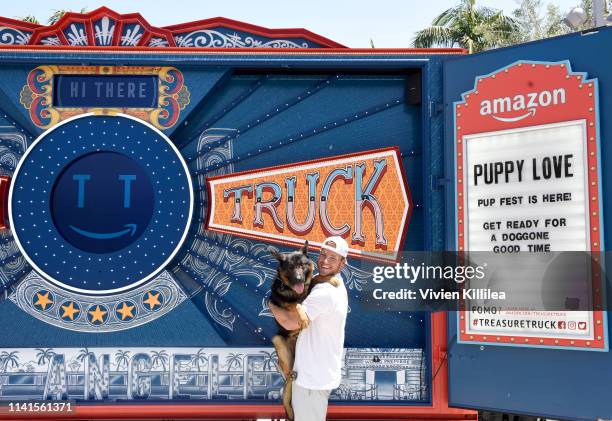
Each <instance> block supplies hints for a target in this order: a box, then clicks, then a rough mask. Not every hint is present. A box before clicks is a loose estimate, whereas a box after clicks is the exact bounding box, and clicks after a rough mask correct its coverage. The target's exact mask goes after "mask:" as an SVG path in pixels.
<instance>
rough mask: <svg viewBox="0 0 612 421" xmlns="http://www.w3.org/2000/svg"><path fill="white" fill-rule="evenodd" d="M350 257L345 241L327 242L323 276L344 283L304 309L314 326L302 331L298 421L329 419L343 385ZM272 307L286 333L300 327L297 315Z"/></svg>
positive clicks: (317, 291) (313, 297) (314, 296)
mask: <svg viewBox="0 0 612 421" xmlns="http://www.w3.org/2000/svg"><path fill="white" fill-rule="evenodd" d="M347 254H348V244H347V243H346V241H345V240H344V239H343V238H341V237H329V238H327V239H326V240H325V241H324V242H323V246H322V248H321V253H320V254H319V258H318V260H317V265H318V267H319V276H332V275H333V276H334V277H335V278H337V279H339V280H340V282H339V286H337V287H334V286H333V285H332V284H330V283H329V282H323V283H319V284H317V285H315V286H314V287H313V288H312V291H311V292H310V294H309V295H308V297H306V299H305V300H304V301H303V302H302V304H301V306H302V309H303V310H304V312H305V313H306V315H307V316H308V319H309V325H308V327H307V328H306V329H304V330H302V331H301V332H300V334H299V336H298V339H297V343H296V346H295V362H294V364H293V371H294V372H296V373H297V376H296V378H295V380H294V382H293V389H292V395H291V401H292V406H293V411H294V413H295V421H310V420H312V421H315V420H316V421H320V420H325V416H326V414H327V401H328V399H329V394H330V392H331V391H332V389H335V388H336V387H338V386H339V385H340V380H341V377H342V375H341V369H342V352H343V349H344V327H345V324H346V313H347V311H348V296H347V293H346V288H345V286H344V282H342V278H341V277H340V275H339V273H340V270H341V269H342V267H343V266H344V265H345V263H346V256H347ZM269 306H270V310H271V311H272V314H274V317H275V318H276V320H277V321H278V323H279V324H280V325H281V326H283V327H284V328H285V329H287V330H294V329H298V328H299V317H298V314H297V311H294V310H285V309H282V308H280V307H277V306H275V305H274V304H272V303H270V304H269Z"/></svg>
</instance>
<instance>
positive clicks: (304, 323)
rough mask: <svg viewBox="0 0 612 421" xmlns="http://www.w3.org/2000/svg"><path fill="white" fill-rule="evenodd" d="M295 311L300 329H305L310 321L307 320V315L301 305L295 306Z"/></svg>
mask: <svg viewBox="0 0 612 421" xmlns="http://www.w3.org/2000/svg"><path fill="white" fill-rule="evenodd" d="M295 310H296V311H297V314H298V318H299V320H298V324H299V325H300V329H306V328H307V327H308V325H309V324H310V319H309V318H308V315H307V314H306V312H305V311H304V308H303V307H302V306H301V305H299V304H296V305H295Z"/></svg>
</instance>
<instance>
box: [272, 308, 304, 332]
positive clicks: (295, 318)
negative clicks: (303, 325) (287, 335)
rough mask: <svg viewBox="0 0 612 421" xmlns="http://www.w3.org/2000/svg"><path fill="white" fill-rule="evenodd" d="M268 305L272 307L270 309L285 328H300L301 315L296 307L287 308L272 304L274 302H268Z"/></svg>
mask: <svg viewBox="0 0 612 421" xmlns="http://www.w3.org/2000/svg"><path fill="white" fill-rule="evenodd" d="M268 307H269V308H270V311H271V312H272V315H273V316H274V318H275V319H276V321H277V322H278V324H280V325H281V326H282V327H284V328H285V329H287V330H296V329H299V328H300V317H299V315H298V312H297V310H296V309H295V307H292V308H291V309H290V310H286V309H284V308H282V307H279V306H277V305H274V304H272V302H268Z"/></svg>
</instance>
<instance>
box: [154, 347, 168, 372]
mask: <svg viewBox="0 0 612 421" xmlns="http://www.w3.org/2000/svg"><path fill="white" fill-rule="evenodd" d="M151 354H153V358H151V364H153V367H158V366H159V365H160V364H161V366H162V368H163V369H164V371H166V363H167V362H168V353H166V351H165V350H163V349H162V350H161V351H159V352H158V351H151Z"/></svg>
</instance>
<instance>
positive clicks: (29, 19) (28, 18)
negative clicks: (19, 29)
mask: <svg viewBox="0 0 612 421" xmlns="http://www.w3.org/2000/svg"><path fill="white" fill-rule="evenodd" d="M19 20H20V21H22V22H29V23H35V24H37V25H40V22H39V21H38V19H36V16H34V15H27V16H23V17H21V18H19Z"/></svg>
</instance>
